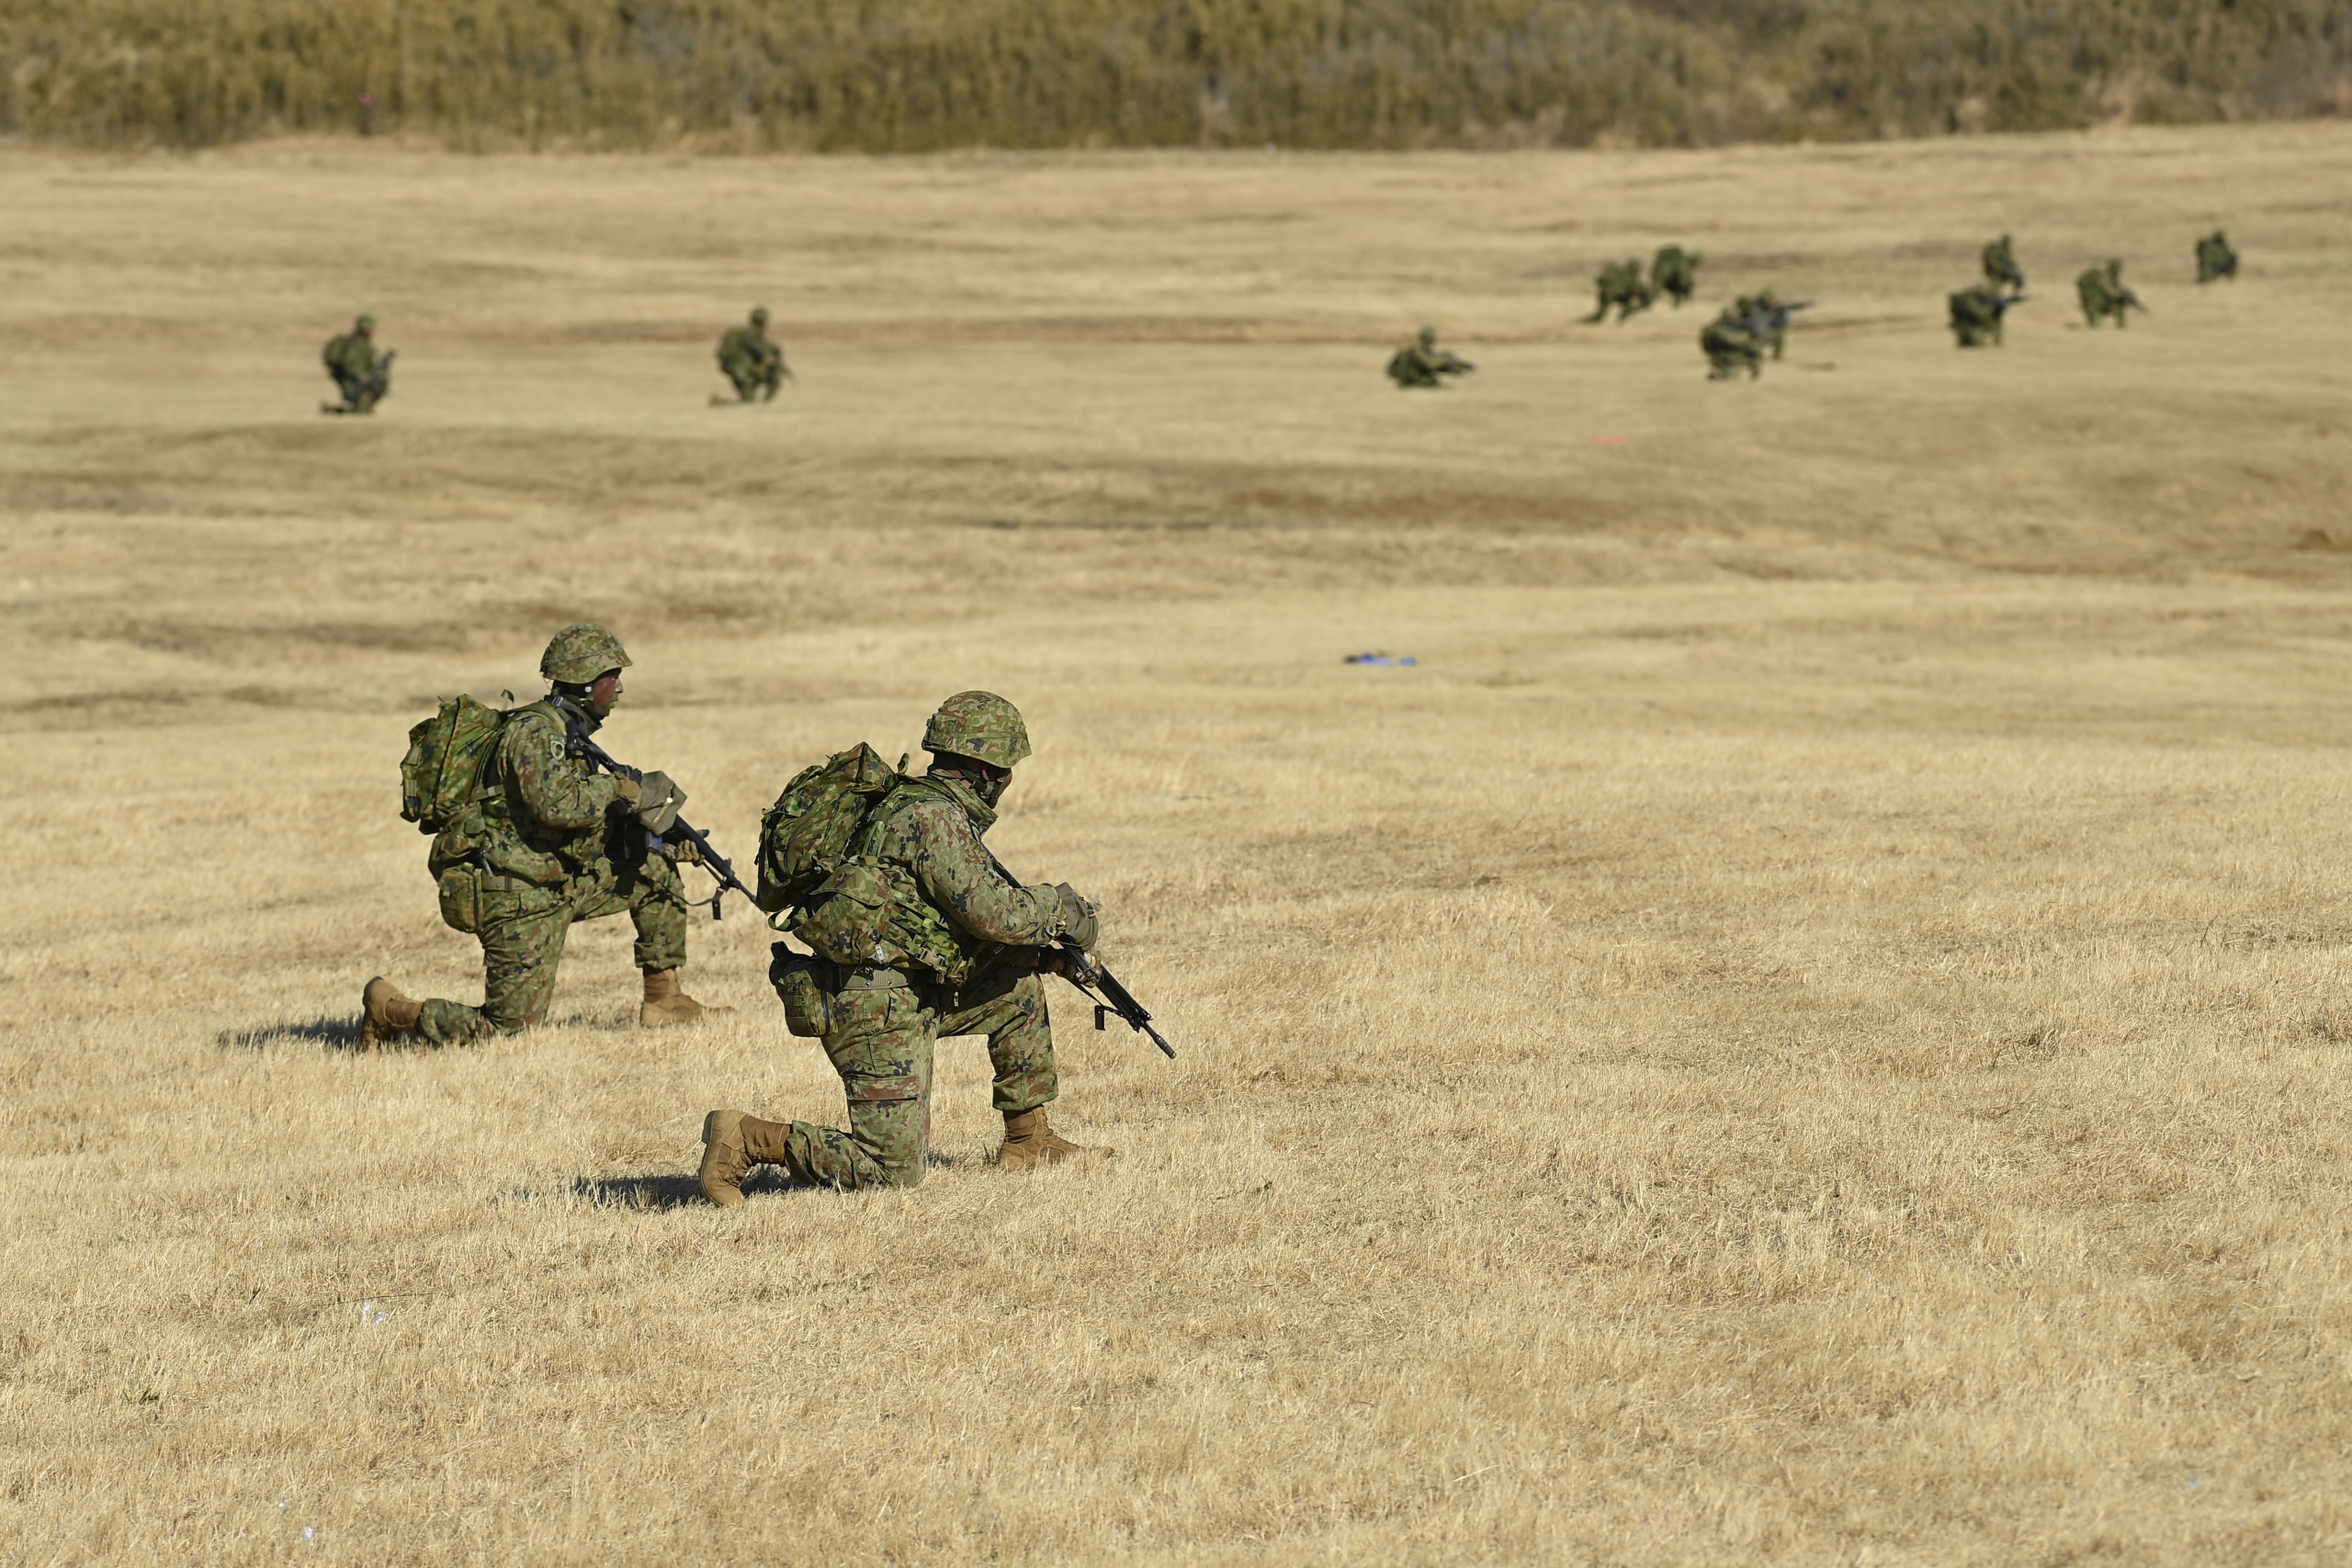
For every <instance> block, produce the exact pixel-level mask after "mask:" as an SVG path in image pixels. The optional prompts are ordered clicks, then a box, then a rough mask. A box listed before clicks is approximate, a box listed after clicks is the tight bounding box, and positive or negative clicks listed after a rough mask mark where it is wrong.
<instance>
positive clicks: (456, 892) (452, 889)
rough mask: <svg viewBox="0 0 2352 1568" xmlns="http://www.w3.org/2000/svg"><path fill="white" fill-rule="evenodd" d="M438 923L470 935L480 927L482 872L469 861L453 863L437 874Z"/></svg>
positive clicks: (479, 929)
mask: <svg viewBox="0 0 2352 1568" xmlns="http://www.w3.org/2000/svg"><path fill="white" fill-rule="evenodd" d="M439 887H440V893H441V923H442V924H443V925H446V926H447V927H448V928H449V929H450V930H451V931H463V932H465V933H466V934H467V935H468V936H473V935H475V934H476V933H478V932H479V931H481V872H480V871H478V870H477V869H475V867H473V866H472V865H470V864H465V865H453V866H450V867H449V868H448V869H447V870H445V871H444V872H442V874H441V876H440V883H439Z"/></svg>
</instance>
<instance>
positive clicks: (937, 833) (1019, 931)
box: [886, 800, 1062, 947]
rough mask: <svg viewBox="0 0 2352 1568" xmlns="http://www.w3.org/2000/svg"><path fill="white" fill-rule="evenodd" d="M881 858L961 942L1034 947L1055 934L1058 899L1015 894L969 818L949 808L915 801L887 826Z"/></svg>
mask: <svg viewBox="0 0 2352 1568" xmlns="http://www.w3.org/2000/svg"><path fill="white" fill-rule="evenodd" d="M888 838H889V840H891V842H889V843H888V845H887V847H886V853H888V854H889V855H890V858H892V859H894V860H897V861H899V863H901V864H903V865H904V866H906V868H907V870H908V871H909V872H910V874H912V875H913V877H914V879H915V885H916V886H918V887H919V888H921V889H922V896H923V898H924V900H925V901H926V902H927V903H929V904H930V905H931V906H932V908H935V909H937V910H938V911H939V912H940V913H941V914H942V915H944V916H945V917H946V918H947V919H949V920H950V921H951V922H953V923H954V925H955V926H956V929H957V930H958V931H962V932H963V933H964V934H965V935H967V936H969V937H974V938H977V939H978V940H979V941H981V942H1003V943H1004V944H1005V945H1006V946H1008V947H1040V946H1043V945H1045V944H1046V943H1047V942H1052V941H1053V940H1054V938H1055V937H1056V936H1057V934H1058V933H1059V932H1060V931H1061V913H1062V906H1061V896H1060V895H1059V894H1058V893H1057V892H1056V891H1055V890H1054V889H1053V888H1051V887H1046V886H1037V887H1016V886H1013V885H1012V883H1010V882H1007V881H1006V880H1005V879H1004V878H1003V877H1002V876H1001V875H999V874H997V870H996V866H995V863H994V861H993V859H992V858H991V857H990V855H989V852H988V847H987V846H986V845H985V844H983V843H981V842H980V835H979V832H978V829H975V828H974V827H973V826H972V819H971V818H970V817H969V816H968V815H967V814H966V813H965V812H964V810H963V809H962V808H961V807H958V806H956V804H955V803H954V802H952V801H947V800H921V801H917V802H916V803H915V804H913V805H911V806H910V807H907V808H906V810H905V811H904V812H903V813H901V814H900V815H899V818H898V819H897V820H896V821H894V822H893V823H892V824H891V825H890V832H889V834H888Z"/></svg>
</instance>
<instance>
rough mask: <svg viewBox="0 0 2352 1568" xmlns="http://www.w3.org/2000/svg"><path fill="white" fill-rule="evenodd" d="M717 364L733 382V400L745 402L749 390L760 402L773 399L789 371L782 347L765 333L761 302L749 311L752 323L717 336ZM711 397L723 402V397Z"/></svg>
mask: <svg viewBox="0 0 2352 1568" xmlns="http://www.w3.org/2000/svg"><path fill="white" fill-rule="evenodd" d="M718 367H719V369H721V370H723V371H725V372H726V373H727V378H728V379H729V381H732V382H734V383H735V400H736V401H738V402H744V403H748V402H750V401H752V394H753V393H757V394H759V398H760V400H761V401H763V402H772V401H774V400H775V394H776V389H778V388H780V387H782V386H783V385H784V378H786V377H787V376H789V375H791V374H792V371H791V369H790V368H789V367H786V364H785V363H784V350H783V348H782V347H781V346H780V345H778V344H776V343H775V341H774V340H773V339H771V338H770V337H769V336H768V310H767V307H766V306H764V305H763V306H761V307H760V308H759V309H758V310H753V311H752V320H751V323H750V324H749V325H747V326H741V327H737V328H735V329H733V330H732V331H731V332H729V333H728V334H727V335H726V336H725V337H722V338H720V339H719V340H718ZM711 401H713V402H715V403H717V402H724V401H726V400H725V399H724V398H713V399H712V400H711Z"/></svg>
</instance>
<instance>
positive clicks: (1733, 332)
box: [1699, 300, 1764, 381]
mask: <svg viewBox="0 0 2352 1568" xmlns="http://www.w3.org/2000/svg"><path fill="white" fill-rule="evenodd" d="M1740 303H1741V304H1747V305H1751V306H1752V305H1753V303H1754V301H1752V300H1743V301H1741V302H1740ZM1755 329H1756V321H1755V318H1754V317H1753V316H1752V315H1751V314H1749V313H1748V312H1747V311H1744V310H1741V309H1740V307H1739V305H1736V304H1735V305H1727V306H1725V307H1724V310H1723V313H1722V314H1721V315H1719V316H1717V317H1716V318H1715V319H1714V320H1713V321H1710V322H1708V323H1707V325H1706V326H1705V327H1704V328H1703V329H1702V331H1701V332H1700V333H1699V347H1700V349H1701V350H1702V352H1703V353H1705V355H1706V356H1707V379H1708V380H1710V381H1728V380H1730V379H1731V378H1733V377H1734V376H1736V375H1737V374H1738V373H1739V372H1740V371H1742V370H1745V371H1747V374H1748V377H1749V378H1750V379H1751V380H1752V379H1754V378H1756V377H1758V376H1761V375H1763V374H1764V344H1763V342H1762V340H1760V339H1759V338H1758V336H1757V333H1756V330H1755Z"/></svg>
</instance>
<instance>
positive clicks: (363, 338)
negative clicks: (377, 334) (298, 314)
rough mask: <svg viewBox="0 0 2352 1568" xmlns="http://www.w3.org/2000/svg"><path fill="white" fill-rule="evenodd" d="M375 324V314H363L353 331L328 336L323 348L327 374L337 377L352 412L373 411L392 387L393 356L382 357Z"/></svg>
mask: <svg viewBox="0 0 2352 1568" xmlns="http://www.w3.org/2000/svg"><path fill="white" fill-rule="evenodd" d="M375 327H376V322H375V320H374V319H373V318H372V317H368V316H362V317H360V318H359V320H358V321H355V322H353V323H352V328H351V331H349V332H347V333H336V334H335V335H334V336H333V337H331V338H329V339H327V344H326V347H325V348H323V349H322V350H320V352H319V358H320V359H321V360H322V362H323V363H324V364H325V366H326V367H327V374H328V375H329V376H332V377H333V378H334V386H335V390H336V391H337V392H339V393H341V394H342V396H343V406H344V408H345V410H347V411H348V412H352V413H367V412H370V411H372V410H373V409H374V408H375V406H376V405H377V403H379V401H381V400H383V398H384V396H385V394H387V393H388V392H390V390H391V360H392V356H391V355H389V354H387V355H383V356H382V357H381V358H380V359H379V357H378V355H377V353H376V342H375V338H374V336H373V335H372V334H373V333H374V331H375Z"/></svg>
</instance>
